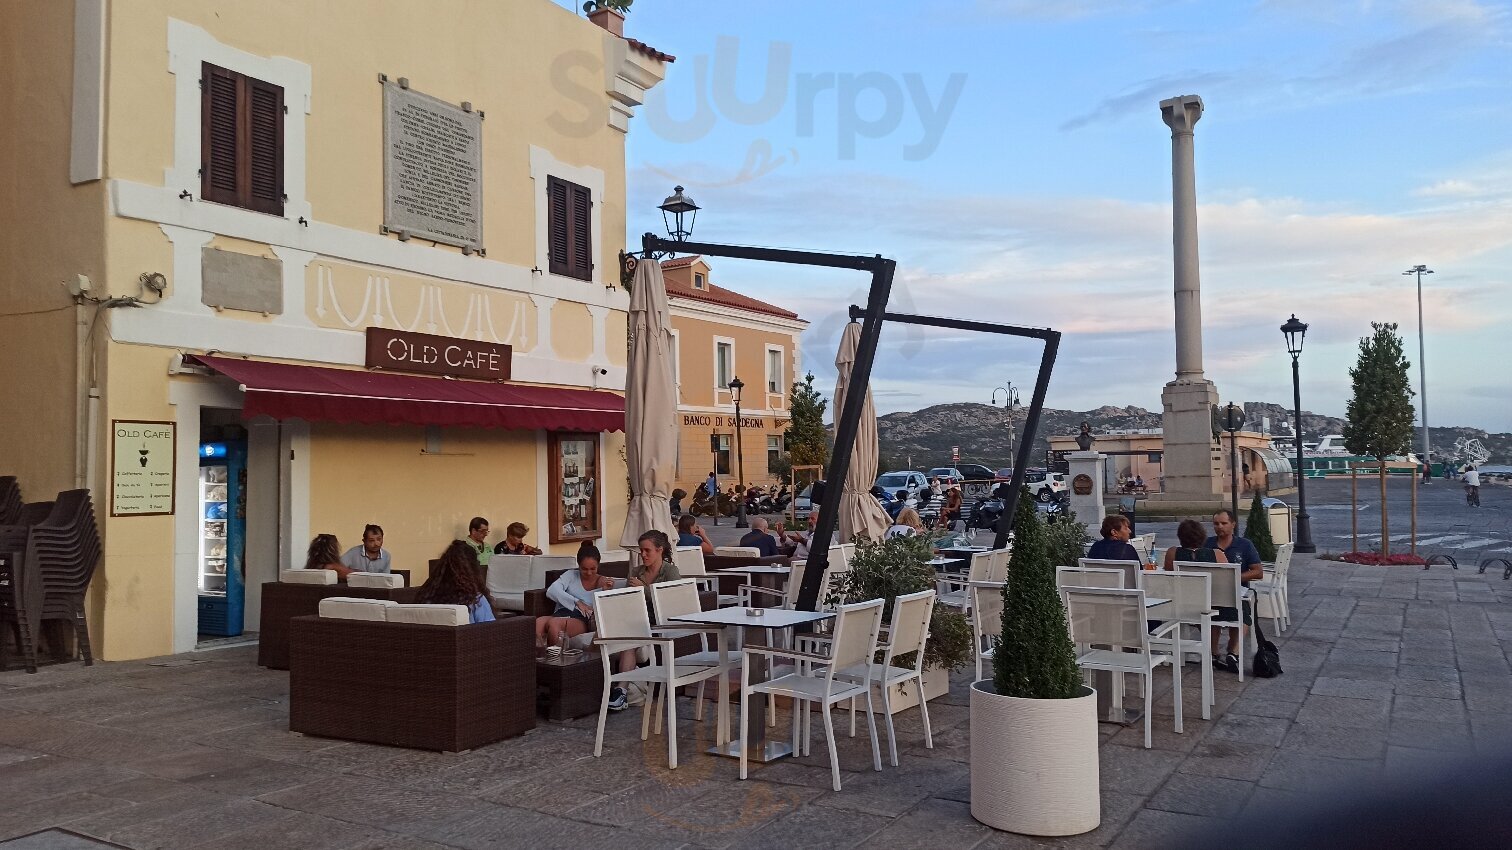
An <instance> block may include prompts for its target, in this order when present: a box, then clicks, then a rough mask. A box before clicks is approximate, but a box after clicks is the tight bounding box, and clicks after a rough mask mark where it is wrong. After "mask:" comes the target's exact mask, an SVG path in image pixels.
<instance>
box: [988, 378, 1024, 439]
mask: <svg viewBox="0 0 1512 850" xmlns="http://www.w3.org/2000/svg"><path fill="white" fill-rule="evenodd" d="M998 393H1002V394H1003V412H1004V413H1006V414H1008V457H1010V458H1013V457H1017V455H1015V454H1014V453H1013V438H1014V431H1013V411H1015V410H1018V407H1019V393H1018V389H1017V388H1015V387H1014V386H1013V382H1012V381H1009V382H1008V386H1006V387H998V388H997V389H995V390H993V391H992V406H993V407H997V394H998Z"/></svg>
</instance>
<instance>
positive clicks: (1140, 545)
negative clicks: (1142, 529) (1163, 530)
mask: <svg viewBox="0 0 1512 850" xmlns="http://www.w3.org/2000/svg"><path fill="white" fill-rule="evenodd" d="M1129 545H1130V546H1133V547H1134V551H1136V552H1138V553H1139V560H1140V561H1141V562H1142V563H1146V564H1148V563H1149V562H1150V556H1151V555H1152V554H1154V551H1155V535H1154V533H1153V532H1152V533H1150V534H1140V535H1137V536H1134V537H1130V538H1129Z"/></svg>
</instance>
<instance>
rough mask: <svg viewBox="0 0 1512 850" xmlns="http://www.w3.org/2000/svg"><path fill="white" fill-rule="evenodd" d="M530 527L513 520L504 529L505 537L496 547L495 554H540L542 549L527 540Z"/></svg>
mask: <svg viewBox="0 0 1512 850" xmlns="http://www.w3.org/2000/svg"><path fill="white" fill-rule="evenodd" d="M529 533H530V527H529V526H527V525H526V524H525V523H523V522H512V523H510V524H509V526H508V527H507V528H505V529H504V539H503V540H502V541H500V542H499V544H498V545H497V546H495V547H494V554H495V555H539V554H541V550H540V549H537V548H536V547H534V546H532V545H530V544H529V543H526V542H525V535H527V534H529Z"/></svg>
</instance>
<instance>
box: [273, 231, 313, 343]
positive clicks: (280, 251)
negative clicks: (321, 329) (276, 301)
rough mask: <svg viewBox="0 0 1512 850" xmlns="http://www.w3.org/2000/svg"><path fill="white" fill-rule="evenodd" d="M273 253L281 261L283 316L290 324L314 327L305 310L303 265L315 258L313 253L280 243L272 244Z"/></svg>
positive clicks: (305, 265) (308, 263)
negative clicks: (286, 246)
mask: <svg viewBox="0 0 1512 850" xmlns="http://www.w3.org/2000/svg"><path fill="white" fill-rule="evenodd" d="M273 253H274V254H275V255H277V256H278V258H279V259H280V260H282V261H283V295H284V311H283V316H284V317H285V318H286V319H287V322H288V324H289V325H291V326H297V327H305V328H313V327H315V324H314V323H313V322H311V321H310V316H309V314H308V313H306V311H305V267H307V266H309V265H310V261H312V260H314V259H315V254H314V253H313V252H311V251H300V250H298V249H297V248H285V247H283V246H281V245H274V246H273Z"/></svg>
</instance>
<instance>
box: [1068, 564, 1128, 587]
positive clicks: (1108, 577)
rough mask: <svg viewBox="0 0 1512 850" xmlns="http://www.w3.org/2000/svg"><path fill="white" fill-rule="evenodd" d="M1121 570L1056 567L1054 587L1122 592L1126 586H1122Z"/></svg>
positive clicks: (1122, 573) (1122, 576) (1122, 574)
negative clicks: (1102, 588)
mask: <svg viewBox="0 0 1512 850" xmlns="http://www.w3.org/2000/svg"><path fill="white" fill-rule="evenodd" d="M1124 578H1125V576H1124V571H1123V570H1110V569H1106V568H1103V567H1056V568H1055V586H1056V587H1058V588H1060V587H1108V588H1114V589H1119V590H1122V589H1124V588H1126V587H1128V585H1126V584H1124Z"/></svg>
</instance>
